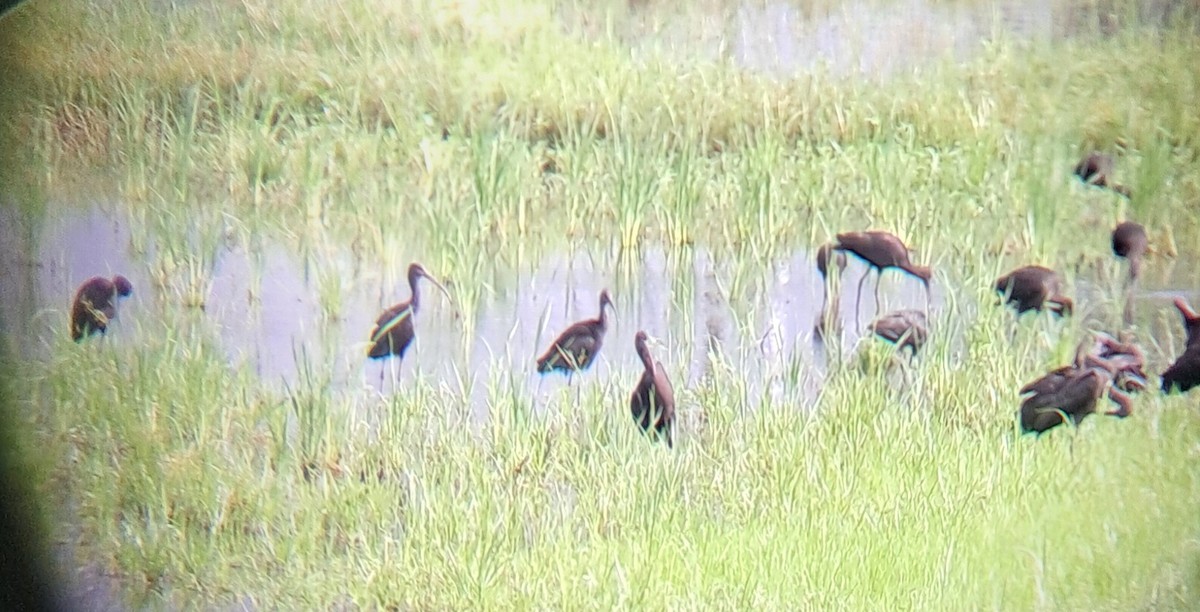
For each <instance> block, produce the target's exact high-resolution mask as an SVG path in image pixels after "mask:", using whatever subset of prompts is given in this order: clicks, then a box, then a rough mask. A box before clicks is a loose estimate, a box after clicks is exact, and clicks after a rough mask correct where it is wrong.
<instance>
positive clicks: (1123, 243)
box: [1112, 221, 1149, 325]
mask: <svg viewBox="0 0 1200 612" xmlns="http://www.w3.org/2000/svg"><path fill="white" fill-rule="evenodd" d="M1148 246H1149V240H1148V239H1147V238H1146V228H1144V227H1142V226H1141V225H1140V224H1138V223H1134V222H1133V221H1124V222H1122V223H1119V224H1118V225H1117V227H1115V228H1113V232H1112V250H1113V254H1114V255H1116V256H1117V257H1121V258H1123V259H1125V260H1126V261H1128V262H1129V276H1128V278H1127V279H1126V280H1125V310H1124V312H1123V313H1122V316H1123V318H1124V321H1125V325H1133V288H1134V285H1135V284H1136V283H1137V279H1138V277H1139V276H1140V275H1141V273H1142V257H1143V256H1145V254H1146V248H1147V247H1148Z"/></svg>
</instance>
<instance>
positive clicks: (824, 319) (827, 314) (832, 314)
mask: <svg viewBox="0 0 1200 612" xmlns="http://www.w3.org/2000/svg"><path fill="white" fill-rule="evenodd" d="M831 262H832V263H833V265H834V266H836V267H837V269H838V274H839V277H840V275H841V273H842V272H844V271H845V270H846V252H845V251H839V250H838V249H837V245H836V244H834V243H832V242H827V243H825V244H823V245H821V248H819V249H817V272H819V273H820V274H821V310H820V314H819V315H818V316H819V317H820V319H819V320H818V321H817V324H816V325H815V326H813V336H814V337H815V338H817V339H824V338H825V336H827V335H829V334H836V333H838V331H840V329H841V322H840V321H838V295H837V294H836V293H835V294H833V295H832V296H830V293H829V284H830V279H829V264H830V263H831Z"/></svg>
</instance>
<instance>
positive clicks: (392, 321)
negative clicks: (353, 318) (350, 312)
mask: <svg viewBox="0 0 1200 612" xmlns="http://www.w3.org/2000/svg"><path fill="white" fill-rule="evenodd" d="M422 278H423V279H425V280H428V281H429V282H431V283H433V285H434V286H435V287H437V288H438V289H440V290H441V291H442V293H444V294H446V297H449V296H450V294H449V292H447V291H446V288H445V287H443V286H442V284H441V283H439V282H437V280H436V279H434V278H433V277H432V276H430V275H429V273H428V272H426V271H425V268H424V267H422V266H421V264H419V263H414V264H412V265H410V266H409V267H408V289H409V291H410V292H411V294H412V297H411V298H410V299H409V300H408V301H407V302H400V303H399V304H396V305H395V306H392V307H391V308H388V309H387V310H385V311H383V313H382V314H380V315H379V318H378V319H377V320H376V321H375V327H374V328H373V329H371V339H370V342H371V348H370V349H369V350H368V351H367V357H368V358H370V359H383V358H386V357H391V356H392V355H395V356H396V357H399V358H401V359H403V358H404V352H405V351H407V350H408V347H409V345H410V344H412V341H413V336H414V335H415V330H414V328H413V317H414V316H415V315H416V314H417V310H419V309H420V307H421V289H420V286H419V285H418V283H417V281H419V280H420V279H422ZM381 376H382V374H381Z"/></svg>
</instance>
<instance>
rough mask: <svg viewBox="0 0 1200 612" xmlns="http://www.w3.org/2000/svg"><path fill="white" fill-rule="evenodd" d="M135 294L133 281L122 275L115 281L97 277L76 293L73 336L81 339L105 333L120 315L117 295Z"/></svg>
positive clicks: (72, 318)
mask: <svg viewBox="0 0 1200 612" xmlns="http://www.w3.org/2000/svg"><path fill="white" fill-rule="evenodd" d="M132 294H133V284H132V283H130V282H129V279H127V278H125V277H124V276H121V275H120V274H118V275H116V276H114V277H112V279H111V280H109V279H107V278H104V277H102V276H93V277H92V278H89V279H87V280H86V281H84V283H83V284H82V285H80V286H79V290H78V291H76V292H75V302H74V303H73V304H71V339H73V340H75V341H76V342H79V341H80V340H83V339H84V338H85V337H87V336H90V335H92V334H94V333H97V332H98V333H100V334H104V333H105V331H107V330H108V322H109V321H111V320H113V319H115V318H116V317H117V298H123V297H129V296H130V295H132Z"/></svg>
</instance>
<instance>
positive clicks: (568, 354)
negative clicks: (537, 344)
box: [537, 290, 613, 374]
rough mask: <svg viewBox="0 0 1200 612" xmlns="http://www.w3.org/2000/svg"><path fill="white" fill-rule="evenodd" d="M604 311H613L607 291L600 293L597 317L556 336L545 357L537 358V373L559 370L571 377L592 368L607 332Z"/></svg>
mask: <svg viewBox="0 0 1200 612" xmlns="http://www.w3.org/2000/svg"><path fill="white" fill-rule="evenodd" d="M605 307H608V308H612V307H613V303H612V300H611V299H610V298H609V297H608V290H604V291H601V292H600V316H598V317H596V318H595V319H587V320H584V321H580V322H578V323H575V324H574V325H572V326H570V327H568V328H567V329H566V330H565V331H563V333H561V334H559V336H558V338H555V340H554V342H553V343H552V344H551V345H550V348H549V349H547V350H546V353H545V354H543V355H542V356H541V357H538V360H537V369H538V372H540V373H543V374H545V373H546V372H550V371H553V370H558V371H560V372H565V373H567V374H570V373H573V372H578V371H580V370H586V369H587V368H588V367H589V366H591V365H592V362H593V361H595V360H596V355H597V354H598V353H599V352H600V346H601V345H602V344H603V343H604V332H605V330H606V329H607V328H608V312H607V311H606V310H605Z"/></svg>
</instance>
